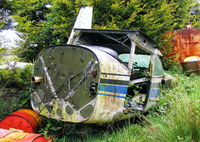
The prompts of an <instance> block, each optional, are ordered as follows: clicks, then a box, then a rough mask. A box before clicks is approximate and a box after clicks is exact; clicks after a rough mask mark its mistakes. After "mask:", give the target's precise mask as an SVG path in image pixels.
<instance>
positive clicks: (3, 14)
mask: <svg viewBox="0 0 200 142" xmlns="http://www.w3.org/2000/svg"><path fill="white" fill-rule="evenodd" d="M11 13H12V10H11V2H10V1H8V0H1V1H0V32H1V31H2V30H4V29H9V28H11V26H12V18H11V17H10V15H11Z"/></svg>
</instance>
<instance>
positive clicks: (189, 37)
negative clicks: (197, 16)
mask: <svg viewBox="0 0 200 142" xmlns="http://www.w3.org/2000/svg"><path fill="white" fill-rule="evenodd" d="M172 34H173V44H174V46H173V53H172V54H175V55H177V56H178V60H179V61H180V62H181V63H182V62H183V61H184V59H185V58H187V57H189V56H199V57H200V29H185V30H175V31H173V32H172ZM172 54H171V55H172Z"/></svg>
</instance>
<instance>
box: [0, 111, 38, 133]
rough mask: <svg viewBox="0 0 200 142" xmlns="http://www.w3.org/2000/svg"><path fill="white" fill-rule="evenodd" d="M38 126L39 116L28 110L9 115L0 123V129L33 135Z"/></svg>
mask: <svg viewBox="0 0 200 142" xmlns="http://www.w3.org/2000/svg"><path fill="white" fill-rule="evenodd" d="M39 125H40V119H39V115H38V114H37V113H36V112H34V111H32V110H28V109H22V110H19V111H16V112H13V113H11V114H10V115H9V116H7V117H5V118H4V119H2V120H1V121H0V128H4V129H10V128H15V129H19V130H23V131H24V132H28V133H34V132H36V131H37V130H38V128H39Z"/></svg>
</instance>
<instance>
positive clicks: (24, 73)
mask: <svg viewBox="0 0 200 142" xmlns="http://www.w3.org/2000/svg"><path fill="white" fill-rule="evenodd" d="M32 72H33V66H32V65H27V66H26V67H25V68H23V69H20V68H13V69H1V70H0V80H1V82H0V85H1V86H3V87H12V88H18V89H24V88H26V87H27V86H29V85H30V83H31V76H32Z"/></svg>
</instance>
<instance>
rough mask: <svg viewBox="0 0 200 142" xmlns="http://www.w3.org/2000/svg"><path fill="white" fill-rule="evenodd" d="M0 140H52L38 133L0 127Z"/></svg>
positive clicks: (33, 141) (35, 141) (48, 141)
mask: <svg viewBox="0 0 200 142" xmlns="http://www.w3.org/2000/svg"><path fill="white" fill-rule="evenodd" d="M0 142H53V141H52V139H49V138H45V137H43V136H42V135H40V134H33V133H25V132H18V131H10V130H5V129H0Z"/></svg>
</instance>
